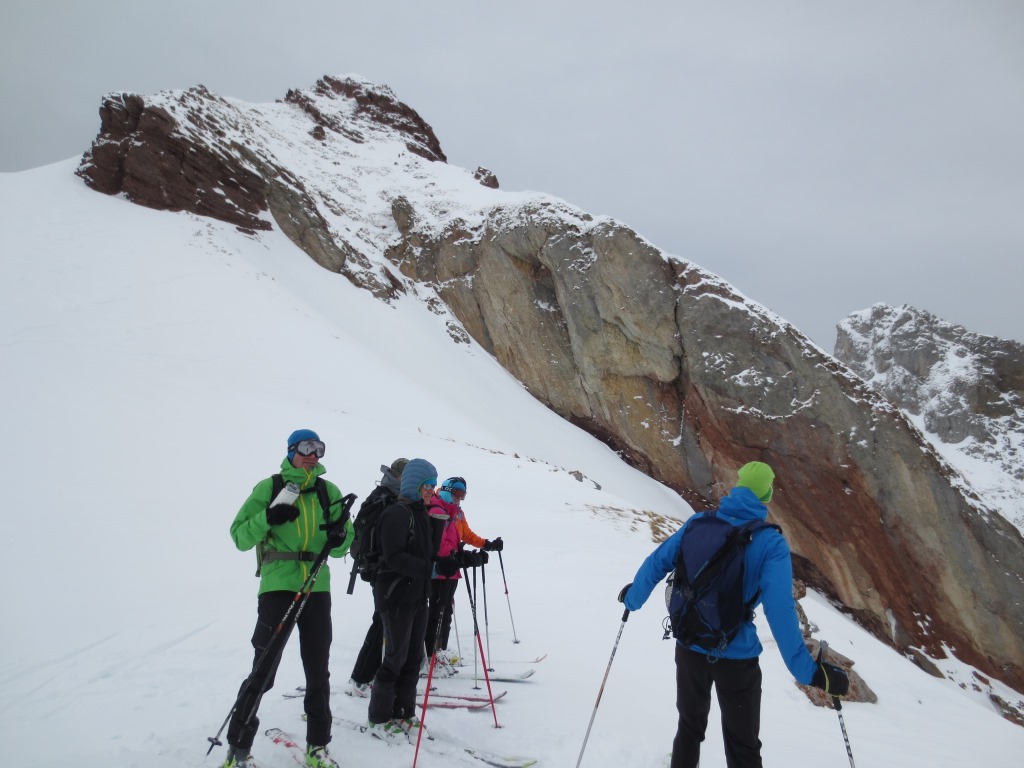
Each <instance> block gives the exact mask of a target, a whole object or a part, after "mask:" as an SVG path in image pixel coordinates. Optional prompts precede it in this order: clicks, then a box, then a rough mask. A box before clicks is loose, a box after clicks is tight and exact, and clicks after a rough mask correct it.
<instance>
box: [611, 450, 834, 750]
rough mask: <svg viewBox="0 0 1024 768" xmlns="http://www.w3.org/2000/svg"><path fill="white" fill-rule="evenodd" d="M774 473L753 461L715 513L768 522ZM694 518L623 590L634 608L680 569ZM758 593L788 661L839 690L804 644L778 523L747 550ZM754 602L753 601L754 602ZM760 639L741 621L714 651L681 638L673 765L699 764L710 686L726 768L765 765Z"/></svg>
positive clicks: (749, 590)
mask: <svg viewBox="0 0 1024 768" xmlns="http://www.w3.org/2000/svg"><path fill="white" fill-rule="evenodd" d="M774 481H775V473H774V472H773V471H772V468H771V467H769V466H768V465H767V464H765V463H763V462H760V461H752V462H750V463H749V464H745V465H744V466H743V467H741V468H740V470H739V477H738V481H737V484H736V487H735V488H733V489H732V490H731V491H730V492H729V495H728V496H726V497H725V498H723V499H722V500H721V502H720V504H719V507H718V511H717V513H716V514H717V515H718V516H719V517H720V518H723V519H724V520H726V521H728V522H729V523H731V524H732V525H737V526H738V525H743V524H744V523H746V522H749V521H752V520H765V519H766V518H767V517H768V508H767V507H766V506H765V505H766V504H767V503H768V502H770V501H771V498H772V493H773V488H772V484H773V482H774ZM702 514H704V513H698V514H697V515H694V516H693V517H691V518H690V520H688V521H687V523H686V525H684V526H683V527H682V528H681V529H680V530H678V531H676V533H674V534H673V535H672V536H670V537H669V538H668V539H666V540H665V541H664V542H662V544H661V545H660V546H659V547H658V548H657V549H655V550H654V552H652V553H651V554H650V555H649V556H648V557H647V559H646V560H644V562H643V564H642V565H641V566H640V569H639V570H638V571H637V572H636V576H635V577H634V579H633V581H632V583H631V584H627V585H626V586H625V587H623V588H622V590H621V591H620V592H619V601H620V602H622V603H624V604H625V606H626V608H628V609H629V610H630V611H636V610H639V609H640V608H641V607H642V606H643V604H644V603H645V602H646V601H647V598H648V597H649V596H650V594H651V591H652V590H653V589H654V587H655V585H657V584H658V583H659V582H660V581H661V580H662V579H663V578H665V576H666V575H667V574H668V573H669V572H670V571H673V570H674V569H675V566H676V555H677V554H678V552H679V548H680V546H681V540H682V537H683V536H684V535H685V534H686V530H687V528H688V527H689V525H690V523H691V522H692V521H693V520H694V519H695V518H696V517H698V516H699V515H702ZM758 590H760V596H759V598H758V599H757V602H759V603H760V604H761V605H763V606H764V613H765V617H766V618H767V619H768V626H769V627H770V628H771V631H772V635H773V636H774V637H775V640H776V642H777V643H778V646H779V653H781V654H782V659H783V661H785V662H786V667H788V669H789V671H790V672H791V673H792V674H793V677H795V678H796V679H797V680H798V681H800V682H801V683H803V684H804V685H815V686H817V687H819V688H822V689H823V690H826V691H827V692H829V693H831V694H833V695H837V696H842V695H845V694H846V692H847V690H848V688H849V681H848V678H847V676H846V673H845V672H843V670H842V669H840V668H839V667H836V666H834V665H832V664H828V663H817V662H815V660H814V658H813V657H812V656H811V654H810V652H809V651H808V650H807V647H806V646H805V645H804V641H803V636H802V635H801V633H800V624H799V621H798V619H797V615H796V603H795V601H794V600H793V564H792V561H791V558H790V553H789V545H788V544H787V543H786V539H785V538H784V537H783V536H782V534H781V533H779V532H778V531H777V530H776V529H774V528H768V529H764V530H761V531H759V532H758V533H757V534H756V535H755V536H754V537H753V540H752V542H751V543H750V545H749V546H748V547H747V548H746V550H745V552H744V577H743V599H744V601H745V602H749V601H751V600H754V599H755V596H757V594H758ZM755 604H756V603H755ZM761 650H762V647H761V642H760V640H759V639H758V637H757V629H756V627H755V626H754V623H753V621H747V622H746V623H744V624H743V626H742V627H740V629H739V631H738V632H737V634H736V636H735V637H734V638H733V640H732V642H730V643H729V644H728V645H727V646H726V647H725V648H724V649H722V650H720V651H719V650H715V651H709V650H706V649H704V648H701V647H700V646H696V645H693V646H685V645H682V644H681V643H680V642H678V641H677V643H676V651H675V658H676V709H678V711H679V726H678V729H677V731H676V736H675V740H674V741H673V743H672V763H671V768H696V766H697V764H698V763H699V761H700V744H701V742H702V741H704V732H705V730H706V728H707V723H708V712H709V710H710V707H711V687H712V685H714V687H715V691H716V694H717V696H718V704H719V708H720V709H721V712H722V736H723V740H724V742H725V758H726V765H727V766H728V767H729V768H748V767H751V768H754V767H756V768H760V766H761V741H760V739H759V732H760V726H761V667H760V664H759V663H758V656H760V654H761Z"/></svg>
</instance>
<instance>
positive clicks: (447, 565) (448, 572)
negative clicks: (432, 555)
mask: <svg viewBox="0 0 1024 768" xmlns="http://www.w3.org/2000/svg"><path fill="white" fill-rule="evenodd" d="M458 572H459V560H458V558H456V557H453V556H451V555H449V556H448V557H442V558H439V559H438V561H437V574H438V575H439V576H444V577H445V578H450V577H452V576H454V575H455V574H456V573H458Z"/></svg>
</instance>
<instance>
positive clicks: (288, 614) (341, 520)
mask: <svg viewBox="0 0 1024 768" xmlns="http://www.w3.org/2000/svg"><path fill="white" fill-rule="evenodd" d="M355 500H356V495H355V494H354V493H350V494H348V495H347V496H345V497H344V498H343V499H341V505H342V506H341V511H340V512H339V513H338V520H337V521H335V523H333V524H332V525H334V524H340V525H344V524H345V521H346V520H348V513H349V509H350V508H351V506H352V502H354V501H355ZM326 514H327V511H326V510H325V511H324V515H325V516H326ZM320 527H321V529H326V528H328V527H329V526H328V524H327V523H324V524H323V525H322V526H320ZM332 549H334V546H333V545H331V544H330V542H328V543H326V544H324V547H323V549H321V550H320V553H319V554H318V555H317V557H316V560H314V561H313V565H312V566H311V567H310V569H309V575H308V576H307V577H306V580H305V581H303V582H302V586H301V587H299V591H298V592H296V593H295V596H294V597H293V598H292V601H291V603H289V605H288V609H287V610H286V611H285V612H284V616H282V617H281V621H280V622H278V625H277V627H275V629H274V634H273V635H271V636H270V640H268V641H267V647H266V648H264V649H263V653H261V654H260V657H259V658H258V659H257V660H256V663H255V664H253V666H252V672H250V673H249V676H248V677H247V678H246V679H245V682H244V683H243V684H242V687H241V689H240V690H239V691H238V696H237V697H235V703H234V704H232V705H231V709H230V710H229V711H228V716H227V717H225V718H224V722H223V723H221V725H220V728H218V729H217V733H216V734H215V735H213V736H207V737H206V740H207V741H208V742H210V748H209V749H207V750H206V754H207V755H209V754H210V753H211V752H212V751H213V748H214V747H220V746H223V742H221V740H220V735H221V733H223V732H224V728H225V727H226V726H227V724H228V723H229V722H230V721H231V716H232V715H233V714H235V710H236V709H237V708H238V705H239V703H240V702H241V701H242V699H243V698H245V696H246V695H247V694H248V693H249V689H250V688H251V687H252V685H253V683H254V682H255V680H257V679H259V678H260V677H261V675H258V674H257V673H258V672H262V671H263V665H264V663H265V662H266V661H267V660H268V659H270V660H271V665H270V667H269V668H268V670H267V673H266V674H265V675H262V679H263V683H262V685H261V690H260V692H259V695H258V696H256V698H255V699H254V700H253V703H252V705H251V706H250V708H249V712H248V713H247V714H246V717H245V721H244V722H246V723H248V722H249V721H250V720H252V718H253V715H254V714H255V713H256V710H257V709H258V708H259V704H260V701H261V700H262V698H263V694H264V693H266V684H267V681H268V680H269V679H270V677H271V676H272V675H273V673H275V672H276V670H277V666H278V665H279V664H280V663H281V657H282V655H283V653H284V647H285V645H287V643H288V638H289V637H290V636H291V633H292V629H294V627H295V624H296V623H297V622H298V620H299V616H301V615H302V609H303V608H305V607H306V602H307V601H308V600H309V596H310V595H311V594H312V593H313V586H314V585H315V584H316V580H317V577H318V576H319V575H320V569H321V568H322V567H323V564H324V563H325V562H326V561H327V556H328V555H329V554H330V552H331V550H332ZM272 650H273V651H274V655H273V656H271V651H272Z"/></svg>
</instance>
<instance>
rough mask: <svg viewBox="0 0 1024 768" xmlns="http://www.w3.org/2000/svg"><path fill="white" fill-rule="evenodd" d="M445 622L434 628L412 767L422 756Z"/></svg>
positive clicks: (440, 622)
mask: <svg viewBox="0 0 1024 768" xmlns="http://www.w3.org/2000/svg"><path fill="white" fill-rule="evenodd" d="M443 625H444V622H443V621H442V620H440V619H438V622H437V628H436V629H435V630H434V645H433V649H434V650H433V652H431V654H430V667H429V668H428V669H427V689H426V690H425V691H424V692H423V711H422V712H421V713H420V728H419V731H420V732H419V733H418V734H417V736H416V751H415V752H414V753H413V756H412V768H416V761H417V760H418V759H419V756H420V741H421V740H422V739H423V730H424V727H423V723H425V722H426V721H427V704H428V702H429V701H430V686H431V685H432V684H433V681H434V665H436V664H437V646H439V645H440V644H441V627H442V626H443Z"/></svg>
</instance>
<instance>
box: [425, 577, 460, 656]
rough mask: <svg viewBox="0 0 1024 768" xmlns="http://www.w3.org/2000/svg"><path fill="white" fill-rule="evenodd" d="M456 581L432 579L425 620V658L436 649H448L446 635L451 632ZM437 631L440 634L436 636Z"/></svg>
mask: <svg viewBox="0 0 1024 768" xmlns="http://www.w3.org/2000/svg"><path fill="white" fill-rule="evenodd" d="M458 586H459V580H458V579H433V580H432V581H431V582H430V615H429V617H428V618H427V637H426V643H427V656H430V654H432V653H433V652H434V642H435V640H436V641H437V648H439V649H442V648H447V647H448V635H449V634H450V633H451V631H452V609H453V608H454V607H455V590H456V589H458ZM438 630H440V632H441V634H440V636H438Z"/></svg>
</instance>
